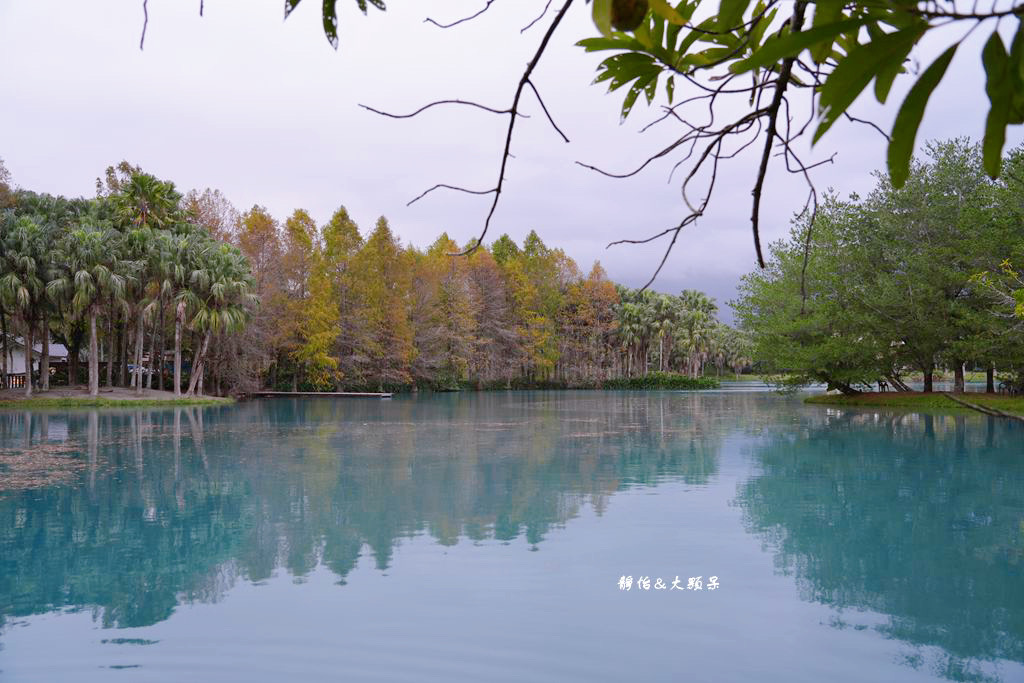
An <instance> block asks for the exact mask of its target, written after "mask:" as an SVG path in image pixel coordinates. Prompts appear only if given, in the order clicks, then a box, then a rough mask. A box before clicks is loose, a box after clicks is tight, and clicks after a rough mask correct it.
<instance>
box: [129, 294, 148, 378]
mask: <svg viewBox="0 0 1024 683" xmlns="http://www.w3.org/2000/svg"><path fill="white" fill-rule="evenodd" d="M145 337H146V325H145V322H144V321H143V319H142V308H141V307H140V308H139V313H138V320H137V322H136V323H135V372H133V373H132V375H133V377H132V386H133V387H134V388H135V395H136V396H141V395H142V347H143V345H144V343H145V340H146V339H145Z"/></svg>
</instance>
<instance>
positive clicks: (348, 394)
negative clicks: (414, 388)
mask: <svg viewBox="0 0 1024 683" xmlns="http://www.w3.org/2000/svg"><path fill="white" fill-rule="evenodd" d="M248 396H250V397H252V398H263V397H267V398H277V397H279V396H316V397H321V398H327V397H332V398H333V397H337V398H391V394H390V393H378V392H370V391H250V392H249V393H248Z"/></svg>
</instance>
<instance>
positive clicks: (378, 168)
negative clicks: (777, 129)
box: [0, 0, 1021, 319]
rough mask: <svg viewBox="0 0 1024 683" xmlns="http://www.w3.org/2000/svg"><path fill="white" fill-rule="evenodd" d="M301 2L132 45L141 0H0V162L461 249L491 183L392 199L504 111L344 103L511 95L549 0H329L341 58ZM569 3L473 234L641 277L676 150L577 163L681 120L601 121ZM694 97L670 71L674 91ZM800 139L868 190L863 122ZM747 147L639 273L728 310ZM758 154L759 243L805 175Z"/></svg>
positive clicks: (483, 151)
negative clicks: (703, 207)
mask: <svg viewBox="0 0 1024 683" xmlns="http://www.w3.org/2000/svg"><path fill="white" fill-rule="evenodd" d="M320 4H321V3H319V2H316V1H315V0H305V2H303V3H302V4H301V5H300V6H299V8H298V9H297V10H296V11H295V12H294V13H293V15H292V16H291V17H290V18H289V19H288V20H287V21H286V22H285V21H283V18H282V17H283V5H284V2H283V0H206V2H205V12H204V16H203V17H200V16H199V0H191V1H186V0H149V3H148V7H149V26H148V30H147V33H146V42H145V50H143V51H140V50H139V37H140V32H141V29H142V20H143V13H142V0H93V1H92V2H82V1H81V0H77V1H73V0H31V1H27V0H23V1H21V2H16V1H15V0H0V63H2V64H3V65H4V84H3V90H2V93H3V94H2V97H3V100H2V106H0V158H3V159H4V161H5V163H6V166H7V168H8V169H9V170H10V172H11V174H12V176H13V178H14V181H15V184H17V185H19V186H21V187H24V188H27V189H31V190H35V191H40V192H50V193H54V194H63V195H67V196H78V195H85V196H92V195H93V194H94V193H95V179H96V177H97V176H98V175H100V174H101V173H102V172H103V169H104V168H106V167H107V166H109V165H112V164H116V163H117V162H119V161H121V160H122V159H127V160H128V161H130V162H132V163H134V164H137V165H139V166H141V167H142V168H143V169H144V170H146V171H147V172H150V173H153V174H155V175H157V176H159V177H161V178H165V179H168V180H171V181H173V182H174V183H175V184H176V185H177V187H178V188H179V189H180V190H181V191H187V190H189V189H192V188H198V189H203V188H206V187H210V188H216V189H220V190H221V191H222V192H223V193H224V194H225V195H226V196H227V197H228V198H229V199H230V200H231V201H232V203H234V205H235V206H236V207H237V208H238V209H239V210H242V211H244V210H246V209H248V208H250V207H252V206H253V205H254V204H260V205H263V206H265V207H267V208H268V209H269V210H270V211H271V213H272V214H274V215H275V216H276V217H277V218H278V219H280V220H283V219H284V218H286V217H287V216H288V215H289V214H290V213H291V212H292V211H293V210H294V209H295V208H299V207H301V208H305V209H307V210H308V211H309V212H310V213H311V214H312V215H313V217H314V218H315V219H317V221H318V222H320V223H323V222H325V221H326V220H327V219H328V218H329V217H330V215H331V213H332V212H333V211H334V210H335V209H336V208H337V207H338V206H340V205H344V206H346V207H347V208H348V209H349V212H350V213H351V214H352V216H353V217H354V218H355V220H356V221H357V222H358V223H359V225H360V227H361V229H362V230H363V232H364V234H365V233H366V232H367V231H369V230H370V229H371V228H372V227H373V224H374V222H375V221H376V219H377V217H378V216H381V215H384V216H387V218H388V219H389V221H390V223H391V226H392V228H393V229H394V230H395V232H396V233H397V234H398V235H399V236H400V238H401V239H402V241H403V243H412V244H414V245H416V246H419V247H425V246H427V245H428V244H429V243H430V242H431V241H433V240H434V238H436V237H437V235H438V234H440V233H441V232H442V231H447V232H448V234H449V235H450V236H451V237H453V238H454V239H455V240H457V241H458V242H460V243H465V242H467V241H468V240H469V239H471V238H472V237H475V236H476V235H477V234H478V233H479V231H480V229H481V227H482V225H483V220H484V217H485V215H486V212H487V209H488V207H489V203H490V198H489V197H475V196H470V195H466V194H459V193H443V192H438V193H434V194H433V195H431V196H429V197H427V198H426V199H424V200H422V201H420V202H418V203H416V204H413V205H412V206H411V207H407V206H406V203H407V202H408V201H409V200H410V199H412V198H413V197H415V196H416V195H418V194H419V193H420V192H422V191H423V190H425V189H426V188H428V187H430V186H432V185H434V184H436V183H450V184H455V185H463V186H466V187H470V188H477V189H488V188H490V187H493V185H494V183H495V180H496V177H497V172H498V164H499V162H500V156H501V149H502V145H503V143H504V137H505V127H506V125H507V118H505V117H498V116H495V115H493V114H487V113H483V112H480V111H477V110H472V109H469V108H463V107H456V106H448V107H437V108H435V109H433V110H431V111H429V112H427V113H425V114H423V115H421V116H420V117H417V118H415V119H410V120H392V119H386V118H382V117H380V116H377V115H375V114H372V113H370V112H367V111H365V110H363V109H361V108H359V107H358V104H360V103H363V104H368V105H371V106H373V107H376V108H380V109H385V110H389V111H393V112H398V113H405V112H410V111H412V110H414V109H416V108H418V107H419V106H421V105H422V104H425V103H427V102H429V101H431V100H434V99H445V98H462V99H472V100H475V101H478V102H481V103H483V104H487V105H490V106H494V107H497V108H505V107H508V106H509V104H510V103H511V100H512V95H513V93H514V90H515V86H516V84H517V82H518V79H519V76H520V74H521V72H522V69H523V67H524V66H525V64H526V62H527V61H528V60H529V58H530V56H531V55H532V53H533V51H534V50H535V49H536V46H537V44H538V43H539V41H540V39H541V37H542V35H543V32H544V30H545V29H546V21H545V20H542V21H541V23H539V24H537V25H536V26H535V27H534V28H532V29H530V30H529V31H526V32H525V33H523V34H522V35H521V34H520V28H522V27H523V26H525V25H526V24H528V23H529V22H530V20H532V19H533V18H534V17H535V16H536V15H537V14H539V12H540V11H541V10H542V9H543V7H544V5H545V0H505V1H502V0H498V1H497V2H495V3H494V4H493V5H492V6H491V8H490V9H489V10H488V11H487V12H486V13H485V14H484V15H482V16H480V17H479V18H477V19H475V20H474V21H472V22H469V23H466V24H463V25H461V26H458V27H456V28H452V29H448V30H441V29H438V28H436V27H435V26H432V25H430V24H427V23H424V19H425V18H426V17H433V18H435V19H437V20H438V21H441V22H444V21H451V20H454V19H457V18H460V17H462V16H465V15H468V14H472V13H473V12H475V11H476V10H478V9H480V8H481V7H483V6H484V4H485V2H484V0H476V1H462V0H446V1H443V2H442V1H427V0H419V1H417V2H399V1H398V0H393V1H392V2H390V3H389V5H390V7H389V10H388V11H387V12H386V13H381V12H378V11H376V10H374V9H372V8H371V10H370V13H369V15H368V16H366V17H364V16H362V15H361V14H360V13H359V12H358V10H357V9H356V7H355V3H354V2H352V1H351V0H341V1H340V2H339V3H338V7H339V15H340V24H341V26H340V38H341V44H340V47H339V49H338V51H337V52H335V51H334V50H332V49H331V47H330V46H329V45H328V43H327V40H326V39H325V38H324V36H323V32H322V30H321V28H320ZM577 5H578V6H576V7H574V8H573V9H572V10H571V11H570V14H569V16H567V18H566V21H565V22H564V23H563V24H562V26H560V27H559V29H558V31H557V33H556V34H555V36H554V38H553V41H552V45H551V47H550V48H549V50H548V52H547V54H546V55H545V57H544V60H543V61H542V63H541V64H540V66H539V67H538V69H537V71H536V72H535V78H534V80H535V82H536V84H537V86H538V87H539V88H540V90H541V93H542V95H543V96H544V98H545V102H546V104H547V106H548V109H549V110H550V111H551V113H552V115H553V116H554V117H555V119H556V121H557V122H558V124H559V125H560V126H561V127H562V129H563V130H565V132H566V134H567V135H568V137H569V138H570V140H571V143H570V144H565V143H564V142H562V141H561V139H560V138H559V137H558V136H557V134H556V133H555V132H554V131H553V130H552V129H551V127H550V126H549V125H548V124H547V123H546V122H545V120H544V116H543V113H542V112H541V110H540V108H539V107H538V106H537V104H536V100H535V99H534V98H532V97H531V96H525V97H524V102H525V103H526V104H525V107H524V111H525V113H527V114H529V115H530V118H529V119H523V120H521V121H520V123H519V124H517V129H516V137H515V140H514V144H513V153H514V155H515V158H514V159H513V160H512V161H510V166H509V170H508V173H507V180H506V186H505V192H504V193H503V195H502V198H501V204H500V205H499V208H498V211H497V214H496V216H495V219H494V221H493V223H492V227H491V232H490V233H489V234H488V237H487V240H486V241H488V242H490V241H492V240H493V239H495V238H497V237H498V236H499V235H501V234H502V233H505V232H507V233H508V234H510V235H511V236H512V237H513V238H515V239H516V240H517V241H520V240H521V239H522V238H523V236H525V235H526V233H527V232H529V231H530V230H531V229H535V230H537V232H538V233H539V234H540V235H541V237H542V239H543V240H544V241H545V242H546V243H547V244H548V245H549V246H553V247H561V248H562V249H564V250H565V251H566V252H567V253H568V254H569V255H570V256H572V257H573V258H574V259H575V260H576V261H577V263H579V264H580V267H581V268H582V269H583V270H584V271H585V270H587V269H588V268H589V266H590V264H591V263H592V262H593V261H594V260H600V261H601V262H602V264H603V265H604V267H605V268H606V270H607V271H608V274H609V276H610V277H611V278H612V279H613V280H615V281H617V282H621V283H623V284H627V285H630V286H638V285H641V284H643V283H644V282H645V281H646V280H647V278H648V277H649V276H650V274H651V273H652V272H653V269H654V267H655V265H656V263H657V261H658V259H659V258H660V255H661V252H662V250H663V248H664V244H662V243H659V244H655V245H651V246H644V247H637V246H628V245H626V246H617V247H613V248H611V249H608V250H606V249H605V246H606V245H607V243H608V242H610V241H612V240H615V239H619V238H623V237H631V238H636V237H642V236H646V235H647V234H649V233H652V232H656V231H658V230H661V229H663V228H665V227H669V226H671V225H674V224H676V223H678V221H679V220H680V218H681V217H682V216H683V215H685V212H686V207H685V204H683V202H682V200H681V197H680V192H679V182H678V181H679V179H680V174H678V173H677V175H676V177H675V178H674V181H673V182H672V183H669V182H668V174H669V171H670V169H671V167H672V164H673V163H674V162H675V160H674V159H671V158H670V160H666V161H662V162H659V163H656V164H653V165H652V166H651V167H649V169H648V170H647V171H646V172H645V173H644V174H642V175H640V176H639V177H636V178H632V179H630V180H612V179H608V178H604V177H601V176H598V175H597V174H595V173H593V172H592V171H587V170H585V169H583V168H581V167H579V166H576V165H574V164H573V162H574V161H576V160H581V161H585V162H588V163H593V164H595V165H599V166H601V167H604V168H608V169H609V170H616V171H623V170H628V169H630V168H632V167H633V166H635V165H636V164H638V163H640V162H642V161H643V160H644V159H645V158H646V157H647V156H649V155H650V154H652V153H654V152H655V151H657V150H658V149H659V148H660V147H661V146H664V145H665V144H667V143H668V142H670V141H671V140H673V139H674V138H675V137H678V136H679V135H680V134H681V133H682V129H681V127H680V126H679V125H678V124H676V125H674V126H673V125H672V124H670V123H665V124H661V125H660V126H659V127H656V128H653V129H651V130H650V131H648V132H647V133H643V134H641V133H640V132H639V131H640V128H642V127H643V126H644V125H645V124H647V123H649V122H651V121H652V120H653V119H654V118H656V116H657V113H658V112H657V110H656V109H647V108H646V107H644V106H643V105H638V106H637V108H636V110H635V111H634V113H633V115H632V116H631V117H630V119H629V120H628V121H627V122H626V123H625V124H624V125H619V121H618V113H619V107H620V105H621V102H622V94H621V93H622V92H623V91H620V92H617V93H614V94H611V95H609V94H606V92H605V87H604V86H603V85H596V86H594V85H591V84H590V83H591V81H592V80H593V77H594V75H595V67H596V65H597V63H598V62H599V61H600V59H601V58H602V57H601V56H599V55H588V54H586V53H584V52H583V51H582V49H580V48H577V47H574V43H575V42H576V41H577V40H579V39H580V38H584V37H590V36H592V35H594V34H595V32H596V31H595V29H594V27H593V24H592V22H591V21H590V18H589V15H588V11H589V6H587V5H584V4H583V2H582V0H579V1H578V3H577ZM551 16H552V14H550V13H549V15H548V16H547V17H546V18H545V19H546V20H549V19H550V18H551ZM987 33H988V32H987V31H980V32H978V36H977V38H976V39H975V42H974V43H973V44H969V45H967V46H966V47H964V48H961V50H960V53H959V54H958V57H957V59H956V60H954V62H953V65H952V66H951V67H950V70H949V72H948V73H947V75H946V78H945V80H944V81H943V83H942V85H941V86H940V88H939V90H938V91H937V92H936V94H935V95H934V96H933V99H932V102H931V104H930V105H929V108H928V110H927V113H926V115H925V120H924V124H923V126H922V129H921V132H920V133H919V136H918V143H919V144H923V142H924V141H925V140H927V139H932V138H946V137H952V136H957V135H968V136H971V137H974V138H980V136H981V134H982V132H983V125H984V115H985V112H986V111H987V105H988V101H987V98H986V97H985V93H984V87H983V78H982V71H981V67H980V58H979V50H980V43H978V42H977V40H983V39H984V38H986V37H987ZM939 39H940V40H941V36H940V37H939ZM918 54H919V57H920V59H921V60H922V61H924V63H925V64H927V63H929V61H928V58H929V57H930V56H932V55H933V54H934V51H933V50H931V46H930V45H928V44H926V45H924V46H923V47H922V48H921V49H920V51H919V53H918ZM910 83H911V81H910V79H908V78H903V79H899V80H898V81H897V85H896V86H895V87H894V90H893V95H892V97H891V99H890V107H888V108H886V109H882V108H880V107H878V106H877V105H876V104H875V102H874V100H873V99H871V95H870V94H869V95H868V96H867V97H863V98H861V99H860V100H858V102H857V104H856V105H855V106H854V108H853V109H852V111H854V112H855V113H856V114H858V115H859V116H865V117H870V118H872V119H873V120H874V121H876V122H877V123H879V125H881V126H882V128H884V129H888V128H889V127H890V126H891V121H892V119H893V117H894V116H895V107H894V106H892V105H896V104H898V103H899V102H901V101H902V97H903V95H904V94H905V92H906V90H907V89H908V88H909V86H910ZM869 90H870V88H869ZM689 94H692V93H689V92H687V91H686V90H685V88H683V87H682V86H681V85H680V86H679V87H678V88H677V98H680V99H681V97H684V96H687V95H689ZM809 138H810V136H809V135H808V136H807V140H806V141H804V142H803V143H802V149H803V150H804V153H805V154H806V157H805V160H806V161H815V160H820V159H823V158H827V157H829V156H831V155H833V154H835V155H836V156H835V163H833V164H832V165H829V166H825V167H822V168H820V169H818V170H817V171H816V172H815V176H814V178H815V181H816V184H817V185H818V187H819V188H820V189H822V190H824V189H825V188H828V187H834V188H836V189H837V190H839V191H841V193H842V194H843V195H845V194H848V193H849V192H851V191H857V192H861V193H865V192H867V191H868V190H870V188H871V186H872V185H873V180H872V178H871V176H870V172H871V171H872V170H873V169H877V168H881V167H882V166H883V165H884V159H885V156H884V153H885V144H884V140H883V139H882V138H881V136H879V135H878V134H877V133H875V132H874V131H872V130H870V129H869V128H866V127H863V126H857V125H853V124H844V123H840V124H837V125H836V126H835V127H834V128H833V130H832V131H830V132H829V133H828V134H827V135H826V136H825V137H824V138H823V139H822V140H821V141H820V142H819V143H818V145H817V146H815V148H814V149H813V150H812V149H811V148H810V140H809ZM1020 140H1021V135H1020V133H1019V127H1018V128H1017V129H1015V130H1011V134H1010V136H1009V140H1008V143H1009V144H1019V143H1020ZM756 163H757V159H756V153H753V151H752V153H751V154H749V155H747V156H744V157H740V158H738V159H736V160H734V161H733V162H730V164H729V165H728V166H725V167H723V169H722V171H721V172H720V177H719V181H718V182H719V185H718V188H717V190H716V199H715V200H714V202H713V204H712V207H711V210H709V211H708V213H707V214H706V215H705V216H704V217H703V218H702V219H701V220H700V221H699V223H698V224H697V225H696V226H693V227H690V228H689V229H687V231H686V232H685V233H684V234H683V235H682V237H681V238H680V240H679V242H678V243H677V246H676V248H675V250H674V252H673V254H672V256H671V257H670V258H669V261H668V263H667V265H666V268H665V269H664V270H663V271H662V274H661V275H660V276H659V278H658V280H657V281H656V283H655V285H654V288H655V289H657V290H660V291H665V292H672V293H677V292H679V291H680V290H682V289H685V288H696V289H702V290H704V291H706V292H708V293H709V294H710V295H711V296H713V297H715V298H716V299H717V300H718V302H719V304H720V305H721V306H722V307H723V308H726V307H725V305H724V304H725V302H727V301H728V300H729V299H731V298H733V296H734V292H735V285H736V282H737V280H738V279H739V277H740V275H742V274H743V273H744V272H747V271H748V270H750V269H751V268H753V267H754V265H755V255H754V249H753V244H752V241H751V236H750V224H749V216H750V189H751V187H752V178H753V176H754V171H755V169H756ZM772 171H773V172H772V175H770V177H769V181H768V183H767V185H766V189H765V196H764V197H765V198H764V202H763V207H762V233H763V239H764V240H765V242H768V241H771V240H774V239H778V238H780V237H782V236H784V235H785V234H786V233H787V231H788V229H789V221H790V218H791V216H792V215H793V213H794V212H796V211H798V210H799V209H800V208H801V207H802V205H803V202H804V199H805V195H806V189H805V188H804V186H803V185H802V181H801V180H800V179H798V178H795V177H792V176H788V175H787V174H786V173H785V171H784V170H783V169H782V168H781V167H779V166H777V165H776V166H775V167H774V168H773V169H772ZM724 317H726V318H727V319H728V318H729V317H731V316H730V315H729V314H728V312H727V311H726V315H725V316H724Z"/></svg>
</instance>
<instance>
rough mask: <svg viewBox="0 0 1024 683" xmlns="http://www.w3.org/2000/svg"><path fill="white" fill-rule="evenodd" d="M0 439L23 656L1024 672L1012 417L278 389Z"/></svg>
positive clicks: (892, 673) (6, 620) (133, 662)
mask: <svg viewBox="0 0 1024 683" xmlns="http://www.w3.org/2000/svg"><path fill="white" fill-rule="evenodd" d="M0 451H2V454H0V462H3V463H4V465H3V467H4V468H5V469H6V472H5V473H4V474H5V475H6V477H7V478H6V484H5V486H6V489H7V490H0V569H2V571H0V680H3V681H5V683H6V682H10V683H15V682H20V681H65V680H68V681H70V680H74V681H175V682H177V681H182V680H201V681H284V680H296V681H340V680H352V681H416V682H420V681H516V682H522V681H587V682H593V681H627V680H642V681H679V680H684V679H685V680H697V681H757V682H774V681H786V682H792V681H809V682H810V681H814V682H815V683H818V682H820V681H857V682H861V681H933V680H950V681H988V682H995V681H1005V682H1014V681H1016V682H1020V681H1024V424H1022V423H1019V422H1014V421H1011V420H999V419H995V418H989V417H986V416H982V415H976V414H966V415H956V416H953V415H929V414H920V413H914V412H908V411H897V410H876V409H837V408H829V407H824V406H806V405H804V404H802V403H801V402H800V400H799V397H783V396H778V395H776V394H774V393H771V392H765V391H743V390H736V389H735V388H734V389H733V390H726V391H715V392H696V393H686V392H649V393H639V392H638V393H632V392H587V391H580V392H494V393H465V394H441V395H421V396H396V397H395V398H394V399H393V400H390V401H380V400H373V399H340V400H339V399H324V398H316V399H304V400H296V399H265V400H258V401H252V402H247V403H240V404H237V405H233V406H221V407H209V408H168V409H148V408H147V409H142V410H100V411H96V410H76V411H45V412H44V411H39V412H34V413H27V412H5V413H0ZM40 463H41V464H42V466H44V467H43V469H42V470H40V466H41V465H40ZM698 587H699V590H698Z"/></svg>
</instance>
